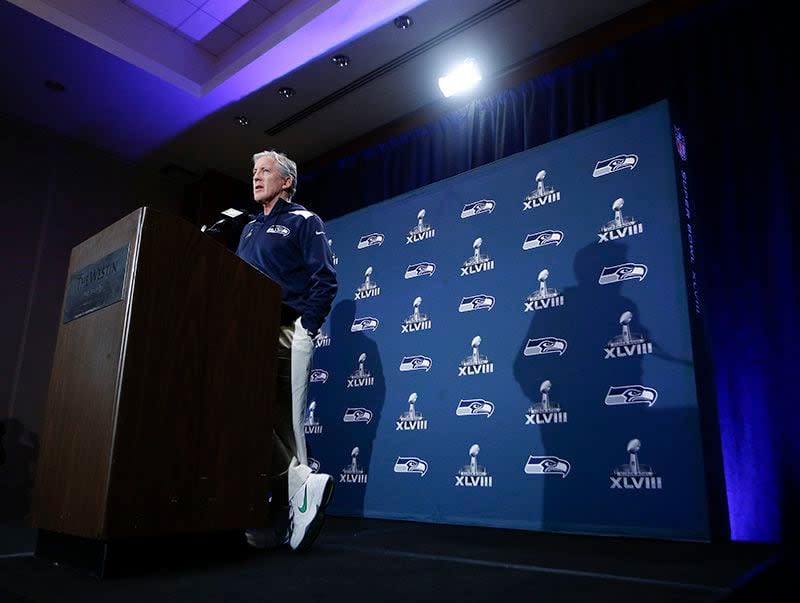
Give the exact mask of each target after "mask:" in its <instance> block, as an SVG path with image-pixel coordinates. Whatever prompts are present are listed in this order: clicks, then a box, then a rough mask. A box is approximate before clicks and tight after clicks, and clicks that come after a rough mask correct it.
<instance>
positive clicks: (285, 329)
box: [272, 318, 314, 498]
mask: <svg viewBox="0 0 800 603" xmlns="http://www.w3.org/2000/svg"><path fill="white" fill-rule="evenodd" d="M279 331H280V332H279V334H278V366H277V375H276V381H277V383H276V386H277V387H276V397H275V405H276V411H277V416H276V420H275V428H274V432H275V437H274V442H275V445H274V446H273V452H272V454H273V461H272V467H273V471H272V473H273V475H275V474H278V475H283V474H284V473H287V472H288V474H289V475H288V482H289V498H291V497H292V496H293V495H294V494H295V492H297V491H298V490H299V489H300V488H301V487H302V486H303V484H304V483H305V481H306V480H307V479H308V476H309V475H311V473H312V471H311V468H310V467H309V466H308V453H307V452H306V435H305V431H304V430H303V422H304V421H305V415H306V398H307V395H308V378H309V373H310V372H311V359H312V357H313V355H314V341H313V340H312V339H311V336H310V335H309V334H308V331H306V330H305V328H304V327H303V325H302V324H301V323H300V319H299V318H298V319H297V320H296V321H295V322H294V324H292V325H281V327H280V329H279Z"/></svg>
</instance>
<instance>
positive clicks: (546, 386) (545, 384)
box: [539, 380, 552, 412]
mask: <svg viewBox="0 0 800 603" xmlns="http://www.w3.org/2000/svg"><path fill="white" fill-rule="evenodd" d="M551 387H552V384H551V383H550V381H549V380H545V381H542V384H541V385H540V386H539V391H540V392H541V394H542V412H548V411H549V410H550V388H551Z"/></svg>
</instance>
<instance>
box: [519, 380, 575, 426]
mask: <svg viewBox="0 0 800 603" xmlns="http://www.w3.org/2000/svg"><path fill="white" fill-rule="evenodd" d="M552 387H553V384H552V383H551V382H550V380H549V379H545V380H544V381H542V384H541V385H540V386H539V393H541V394H542V397H541V399H540V401H539V402H537V403H535V404H533V405H532V406H531V408H530V409H528V412H530V413H531V414H535V415H539V414H545V413H560V412H561V405H560V404H558V403H557V402H553V401H552V400H551V399H550V390H551V389H552ZM563 414H564V421H566V413H563ZM559 422H561V421H559Z"/></svg>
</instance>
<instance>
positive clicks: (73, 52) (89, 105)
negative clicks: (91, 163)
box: [0, 0, 424, 160]
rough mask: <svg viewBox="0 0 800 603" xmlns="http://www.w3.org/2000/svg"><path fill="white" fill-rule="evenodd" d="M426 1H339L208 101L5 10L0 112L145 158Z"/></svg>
mask: <svg viewBox="0 0 800 603" xmlns="http://www.w3.org/2000/svg"><path fill="white" fill-rule="evenodd" d="M423 1H424V0H384V1H382V2H374V3H369V4H368V5H365V3H364V2H363V0H340V1H339V2H338V3H336V4H335V5H333V6H332V7H330V8H329V9H328V10H326V11H324V12H323V13H322V14H320V15H319V16H317V17H316V18H315V19H313V20H312V21H311V22H309V23H308V24H306V25H305V26H303V27H301V28H300V29H299V30H298V31H297V32H295V33H294V34H292V35H290V36H289V37H288V38H286V39H284V40H283V41H282V42H280V43H279V44H278V45H276V46H275V47H273V48H271V49H270V50H268V51H267V52H266V53H265V54H263V55H262V56H260V57H259V58H257V59H255V60H254V61H252V62H251V63H250V64H249V65H247V66H246V67H244V68H243V69H242V70H240V71H239V72H238V73H236V74H235V75H233V76H232V77H230V78H229V79H228V80H226V81H225V82H223V83H222V84H220V85H219V86H217V87H216V88H215V89H214V90H212V91H211V92H209V93H208V94H206V95H205V96H202V97H196V96H194V95H192V94H190V93H188V92H185V91H183V90H180V89H178V88H176V87H175V86H173V85H171V84H169V83H167V82H165V81H163V80H161V79H159V78H157V77H155V76H153V75H151V74H149V73H147V72H145V71H143V70H142V69H139V68H138V67H135V66H133V65H131V64H129V63H127V62H125V61H123V60H121V59H119V58H117V57H115V56H113V55H111V54H109V53H107V52H106V51H104V50H101V49H100V48H98V47H96V46H94V45H92V44H89V43H87V42H85V41H84V40H82V39H79V38H77V37H75V36H73V35H72V34H69V33H67V32H66V31H64V30H62V29H60V28H57V27H55V26H54V25H51V24H50V23H48V22H46V21H44V20H42V19H39V18H38V17H35V16H33V15H31V14H30V13H28V12H26V11H24V10H23V9H21V8H18V7H16V6H14V5H12V4H10V3H7V2H0V24H2V25H0V32H2V34H3V35H2V36H0V52H2V53H3V55H4V56H8V57H11V56H13V57H15V58H16V60H14V61H5V62H3V64H2V66H0V78H2V81H4V82H9V83H11V84H12V85H14V87H15V91H16V93H15V94H13V95H11V94H9V95H2V97H1V98H0V111H2V112H3V113H6V114H10V115H15V114H19V115H22V114H25V115H26V116H28V119H31V120H32V121H34V122H35V123H37V124H38V125H42V126H45V127H48V128H52V129H54V130H55V131H56V132H57V133H58V134H61V135H64V136H68V137H72V138H76V139H78V140H83V141H86V142H89V143H92V142H93V136H92V133H93V132H99V131H106V132H108V131H111V132H113V133H114V136H113V140H112V142H111V145H112V146H111V148H110V149H109V150H112V151H114V152H116V153H118V154H119V155H121V156H123V157H125V158H127V159H132V160H133V159H139V158H141V157H143V156H144V155H146V154H147V153H148V152H150V151H152V150H154V149H156V148H157V147H159V146H160V145H162V144H164V143H166V142H167V141H168V140H170V139H171V138H173V137H175V136H177V135H178V134H180V133H181V132H182V131H184V130H186V129H188V128H190V127H191V126H192V125H193V124H195V123H196V122H198V121H200V120H201V119H203V118H205V117H207V116H208V115H210V114H212V113H214V112H216V111H218V110H220V109H221V108H223V107H225V106H227V105H230V104H231V103H235V102H236V101H238V100H240V99H242V98H244V97H246V96H247V95H249V94H250V93H252V92H254V91H256V90H258V89H260V88H262V87H264V86H266V85H267V84H269V83H270V82H273V81H275V80H276V79H278V78H280V77H283V76H284V75H286V74H287V73H289V72H291V71H293V70H294V69H297V68H298V67H300V66H302V65H304V64H305V63H307V62H309V61H311V60H313V59H315V58H316V57H318V56H321V55H324V54H326V53H328V52H329V51H330V50H331V49H332V48H335V47H338V46H341V45H342V44H344V43H346V42H348V41H350V40H352V39H354V38H356V37H358V36H360V35H363V34H364V33H367V32H368V31H370V30H372V29H374V28H375V27H377V26H379V25H381V24H383V23H385V22H387V21H389V20H391V19H392V18H394V17H395V16H396V15H397V14H399V13H403V12H405V11H408V10H410V9H412V8H413V7H415V6H417V5H419V4H421V3H422V2H423ZM365 6H368V7H369V10H367V9H366V8H365ZM100 75H102V78H103V82H105V84H104V87H103V88H102V89H96V88H95V87H94V86H93V80H94V78H93V76H98V78H99V76H100ZM48 79H57V80H59V81H61V82H63V83H64V85H65V86H66V87H67V90H68V91H69V92H68V93H67V94H65V95H53V94H43V92H46V91H43V88H42V82H43V81H45V80H48ZM23 107H24V110H23ZM56 116H57V119H56V118H55V117H56ZM142 123H146V124H147V127H145V128H143V127H142V126H141V124H142Z"/></svg>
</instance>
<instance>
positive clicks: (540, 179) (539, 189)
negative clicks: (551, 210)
mask: <svg viewBox="0 0 800 603" xmlns="http://www.w3.org/2000/svg"><path fill="white" fill-rule="evenodd" d="M545 176H547V172H545V171H544V170H540V171H539V173H538V174H536V195H537V196H539V197H544V196H545V195H546V194H547V191H546V190H545V188H544V178H545Z"/></svg>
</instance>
